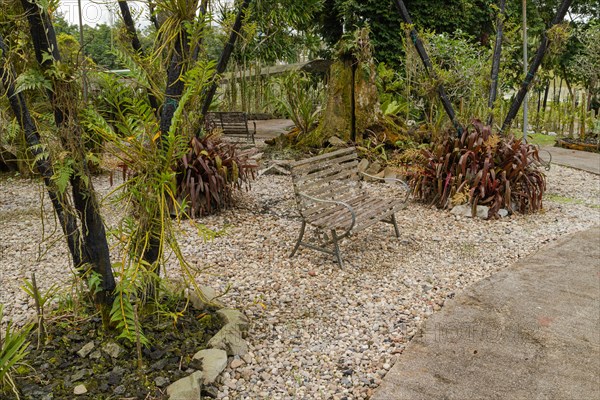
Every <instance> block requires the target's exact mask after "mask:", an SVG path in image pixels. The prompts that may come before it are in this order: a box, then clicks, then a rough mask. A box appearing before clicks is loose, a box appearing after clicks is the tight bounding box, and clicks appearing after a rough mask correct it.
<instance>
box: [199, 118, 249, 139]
mask: <svg viewBox="0 0 600 400" xmlns="http://www.w3.org/2000/svg"><path fill="white" fill-rule="evenodd" d="M252 124H253V125H254V129H253V130H252V131H250V129H248V115H247V114H246V113H244V112H210V113H207V114H206V128H207V129H208V130H213V129H221V130H222V131H223V134H224V135H225V136H233V137H240V138H245V139H246V140H247V141H248V142H252V143H254V135H255V134H256V122H254V121H252Z"/></svg>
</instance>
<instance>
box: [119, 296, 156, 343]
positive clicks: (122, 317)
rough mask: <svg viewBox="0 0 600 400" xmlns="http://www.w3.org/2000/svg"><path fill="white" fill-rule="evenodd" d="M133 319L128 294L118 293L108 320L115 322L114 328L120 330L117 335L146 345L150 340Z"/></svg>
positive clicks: (131, 305) (134, 317) (133, 315)
mask: <svg viewBox="0 0 600 400" xmlns="http://www.w3.org/2000/svg"><path fill="white" fill-rule="evenodd" d="M135 320H136V316H135V314H134V310H133V304H131V301H130V300H129V298H128V296H127V295H125V294H120V295H118V296H117V297H116V298H115V301H114V302H113V306H112V309H111V311H110V321H111V322H112V323H115V324H116V329H117V330H119V331H120V332H121V333H120V334H119V336H118V337H119V338H121V339H125V340H128V341H129V342H131V343H137V341H138V340H139V341H140V343H141V344H142V345H143V346H148V345H149V344H150V342H149V341H148V338H146V336H144V333H143V332H142V330H141V328H139V326H138V324H136V322H135Z"/></svg>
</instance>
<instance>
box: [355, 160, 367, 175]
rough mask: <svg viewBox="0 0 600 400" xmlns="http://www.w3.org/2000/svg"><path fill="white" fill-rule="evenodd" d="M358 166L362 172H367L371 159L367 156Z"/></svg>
mask: <svg viewBox="0 0 600 400" xmlns="http://www.w3.org/2000/svg"><path fill="white" fill-rule="evenodd" d="M357 168H358V170H359V171H360V172H366V171H367V168H369V160H367V159H366V158H363V159H361V160H360V162H359V163H358V167H357Z"/></svg>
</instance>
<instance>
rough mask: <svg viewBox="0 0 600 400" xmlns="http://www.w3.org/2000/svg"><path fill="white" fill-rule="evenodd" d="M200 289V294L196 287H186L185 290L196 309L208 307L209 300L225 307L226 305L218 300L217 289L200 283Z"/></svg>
mask: <svg viewBox="0 0 600 400" xmlns="http://www.w3.org/2000/svg"><path fill="white" fill-rule="evenodd" d="M198 289H200V295H198V293H196V291H195V290H194V289H186V291H185V295H186V297H187V298H188V299H189V300H190V302H191V303H192V305H193V306H194V308H195V309H196V310H204V309H206V306H207V302H208V303H212V304H214V305H215V306H217V307H219V308H222V307H224V305H223V304H221V303H220V302H219V301H218V300H217V297H218V295H217V291H216V290H215V289H213V288H212V287H210V286H206V285H199V286H198Z"/></svg>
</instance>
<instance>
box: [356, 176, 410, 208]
mask: <svg viewBox="0 0 600 400" xmlns="http://www.w3.org/2000/svg"><path fill="white" fill-rule="evenodd" d="M359 173H360V174H361V175H364V176H367V177H369V178H371V179H377V180H380V181H386V182H388V181H393V182H398V183H400V186H402V188H403V189H404V190H406V197H405V198H404V201H403V202H404V203H406V201H407V200H408V197H409V196H410V186H408V183H406V182H404V181H403V180H402V179H398V178H384V177H381V176H375V175H371V174H367V173H366V172H361V171H359Z"/></svg>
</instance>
